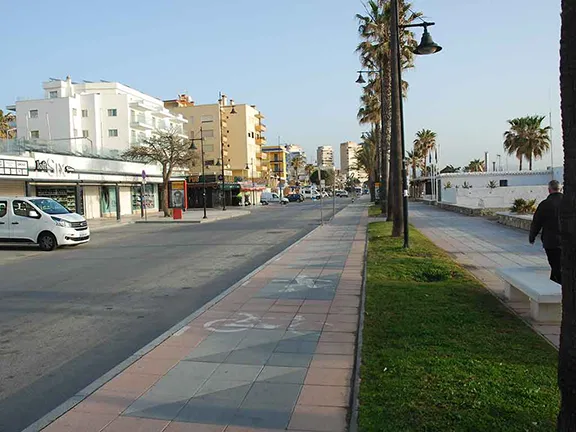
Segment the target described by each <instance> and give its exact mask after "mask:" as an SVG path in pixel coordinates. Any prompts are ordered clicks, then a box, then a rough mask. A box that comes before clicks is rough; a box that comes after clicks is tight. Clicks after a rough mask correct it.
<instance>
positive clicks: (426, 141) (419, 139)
mask: <svg viewBox="0 0 576 432" xmlns="http://www.w3.org/2000/svg"><path fill="white" fill-rule="evenodd" d="M436 136H437V135H436V132H433V131H431V130H430V129H421V130H419V131H418V132H416V139H415V140H414V149H415V150H416V151H417V152H418V153H420V154H421V155H422V157H423V159H424V165H426V164H427V161H428V158H429V157H430V155H431V154H432V153H433V152H434V150H436Z"/></svg>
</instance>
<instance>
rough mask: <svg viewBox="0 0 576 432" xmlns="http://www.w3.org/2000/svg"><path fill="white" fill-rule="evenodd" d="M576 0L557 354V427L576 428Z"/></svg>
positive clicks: (567, 57) (567, 95)
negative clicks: (560, 313) (560, 319)
mask: <svg viewBox="0 0 576 432" xmlns="http://www.w3.org/2000/svg"><path fill="white" fill-rule="evenodd" d="M574 22H576V1H574V0H562V29H561V33H560V95H561V112H562V136H563V139H564V199H563V200H562V206H561V210H560V214H561V215H560V218H561V226H562V325H561V328H560V351H559V356H558V386H559V388H560V396H561V403H560V412H559V414H558V425H557V430H558V431H559V432H572V431H575V430H576V26H575V25H574Z"/></svg>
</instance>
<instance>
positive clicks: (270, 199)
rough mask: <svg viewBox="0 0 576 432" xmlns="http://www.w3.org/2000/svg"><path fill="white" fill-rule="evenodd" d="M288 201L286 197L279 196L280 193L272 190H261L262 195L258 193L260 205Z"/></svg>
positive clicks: (285, 202)
mask: <svg viewBox="0 0 576 432" xmlns="http://www.w3.org/2000/svg"><path fill="white" fill-rule="evenodd" d="M288 202H289V201H288V198H286V197H282V198H280V195H278V194H277V193H274V192H262V195H260V204H262V205H268V204H270V203H281V204H287V203H288Z"/></svg>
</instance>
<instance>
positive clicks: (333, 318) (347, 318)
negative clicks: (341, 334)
mask: <svg viewBox="0 0 576 432" xmlns="http://www.w3.org/2000/svg"><path fill="white" fill-rule="evenodd" d="M327 321H328V322H331V323H334V322H345V323H354V324H358V315H357V314H353V315H346V314H337V313H330V314H328V316H327Z"/></svg>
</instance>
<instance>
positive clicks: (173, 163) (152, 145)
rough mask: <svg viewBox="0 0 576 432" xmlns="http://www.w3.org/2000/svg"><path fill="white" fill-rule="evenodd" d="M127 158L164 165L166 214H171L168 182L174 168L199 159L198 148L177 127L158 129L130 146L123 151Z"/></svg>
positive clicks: (185, 165) (190, 164)
mask: <svg viewBox="0 0 576 432" xmlns="http://www.w3.org/2000/svg"><path fill="white" fill-rule="evenodd" d="M123 156H124V157H125V158H126V159H129V160H134V161H139V162H145V163H157V164H159V165H161V166H162V184H163V186H164V194H163V196H162V211H163V212H164V216H170V212H169V210H168V184H169V182H170V177H172V173H173V171H174V169H177V168H182V169H185V168H189V167H191V166H192V165H193V164H194V162H195V161H196V160H197V159H198V155H197V152H196V150H193V149H192V145H191V142H190V140H188V139H186V138H183V137H181V136H180V132H179V131H178V130H176V129H172V130H169V131H156V132H155V133H154V135H152V137H150V138H145V139H144V140H142V143H141V144H137V145H134V146H132V147H130V148H129V149H128V150H126V151H125V152H124V153H123Z"/></svg>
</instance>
